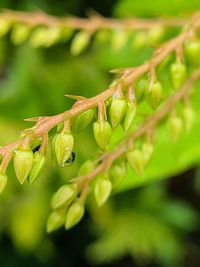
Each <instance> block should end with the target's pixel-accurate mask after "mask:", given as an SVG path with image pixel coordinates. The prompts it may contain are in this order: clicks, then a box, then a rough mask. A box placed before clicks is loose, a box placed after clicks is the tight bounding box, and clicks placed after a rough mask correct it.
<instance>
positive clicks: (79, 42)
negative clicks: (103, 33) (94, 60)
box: [70, 31, 91, 56]
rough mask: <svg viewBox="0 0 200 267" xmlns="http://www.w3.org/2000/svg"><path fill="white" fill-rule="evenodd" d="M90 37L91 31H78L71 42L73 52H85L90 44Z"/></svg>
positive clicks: (73, 53)
mask: <svg viewBox="0 0 200 267" xmlns="http://www.w3.org/2000/svg"><path fill="white" fill-rule="evenodd" d="M90 37H91V36H90V33H89V32H86V31H79V32H78V33H76V35H75V36H74V38H73V40H72V43H71V49H70V51H71V54H72V55H74V56H77V55H79V54H80V53H81V52H83V51H84V50H85V49H86V47H87V46H88V44H89V41H90Z"/></svg>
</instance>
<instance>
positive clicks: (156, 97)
mask: <svg viewBox="0 0 200 267" xmlns="http://www.w3.org/2000/svg"><path fill="white" fill-rule="evenodd" d="M161 97H162V85H161V83H160V82H155V83H153V84H152V85H151V87H150V88H148V91H147V92H146V99H147V102H148V103H149V105H150V106H151V107H152V108H153V109H155V108H157V107H158V105H159V104H160V101H161Z"/></svg>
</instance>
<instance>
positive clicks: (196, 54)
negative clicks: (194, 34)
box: [185, 41, 200, 66]
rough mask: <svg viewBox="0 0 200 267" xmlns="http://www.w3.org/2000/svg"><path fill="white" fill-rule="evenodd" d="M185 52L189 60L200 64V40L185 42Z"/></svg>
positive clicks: (195, 64) (193, 63)
mask: <svg viewBox="0 0 200 267" xmlns="http://www.w3.org/2000/svg"><path fill="white" fill-rule="evenodd" d="M185 53H186V57H187V59H188V60H189V62H190V63H191V64H192V65H194V66H198V65H199V60H200V41H191V42H187V43H186V44H185Z"/></svg>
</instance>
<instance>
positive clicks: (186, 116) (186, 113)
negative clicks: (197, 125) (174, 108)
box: [182, 106, 195, 132]
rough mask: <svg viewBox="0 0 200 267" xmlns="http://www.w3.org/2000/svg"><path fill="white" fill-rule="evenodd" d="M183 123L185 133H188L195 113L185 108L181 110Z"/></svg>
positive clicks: (189, 108)
mask: <svg viewBox="0 0 200 267" xmlns="http://www.w3.org/2000/svg"><path fill="white" fill-rule="evenodd" d="M182 112H183V123H184V127H185V130H186V132H189V131H190V130H191V129H192V127H193V124H194V120H195V112H194V110H193V109H192V108H191V107H189V106H187V107H184V108H183V111H182Z"/></svg>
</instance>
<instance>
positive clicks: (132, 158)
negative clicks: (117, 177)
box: [126, 149, 144, 175]
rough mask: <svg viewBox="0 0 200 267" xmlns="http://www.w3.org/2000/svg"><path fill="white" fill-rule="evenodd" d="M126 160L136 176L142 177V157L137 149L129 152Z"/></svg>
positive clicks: (141, 153)
mask: <svg viewBox="0 0 200 267" xmlns="http://www.w3.org/2000/svg"><path fill="white" fill-rule="evenodd" d="M126 157H127V160H128V163H129V164H130V166H131V167H132V169H133V170H134V171H135V172H136V174H137V175H142V174H143V171H144V156H143V152H142V151H141V150H139V149H134V150H130V151H129V152H128V153H127V155H126Z"/></svg>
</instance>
